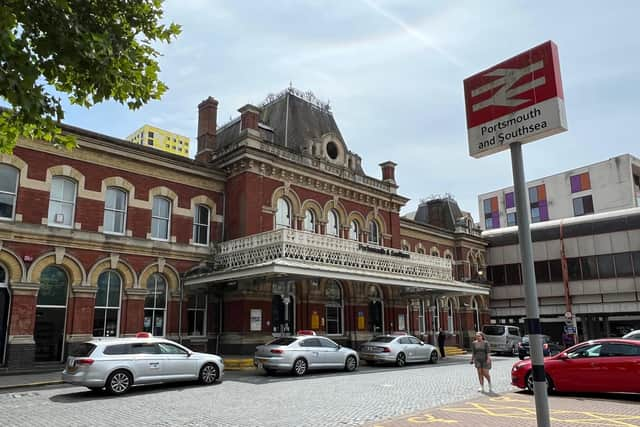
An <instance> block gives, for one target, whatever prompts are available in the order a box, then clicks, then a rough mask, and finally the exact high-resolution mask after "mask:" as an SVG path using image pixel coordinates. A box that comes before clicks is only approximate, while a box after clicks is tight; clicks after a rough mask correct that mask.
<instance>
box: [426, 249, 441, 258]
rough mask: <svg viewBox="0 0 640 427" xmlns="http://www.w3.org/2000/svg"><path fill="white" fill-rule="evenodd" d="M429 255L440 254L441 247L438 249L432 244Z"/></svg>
mask: <svg viewBox="0 0 640 427" xmlns="http://www.w3.org/2000/svg"><path fill="white" fill-rule="evenodd" d="M429 255H431V256H437V257H439V256H440V249H438V247H437V246H431V249H429Z"/></svg>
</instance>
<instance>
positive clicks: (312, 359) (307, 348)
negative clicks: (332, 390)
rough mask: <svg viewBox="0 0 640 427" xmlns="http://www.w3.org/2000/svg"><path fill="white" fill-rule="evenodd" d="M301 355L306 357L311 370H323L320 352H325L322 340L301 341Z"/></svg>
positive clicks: (308, 339) (309, 339)
mask: <svg viewBox="0 0 640 427" xmlns="http://www.w3.org/2000/svg"><path fill="white" fill-rule="evenodd" d="M299 346H300V350H301V352H300V355H301V356H302V357H304V358H305V359H306V361H307V364H308V365H309V368H311V369H314V368H322V367H323V361H322V359H321V357H320V352H322V351H323V348H322V344H321V343H320V340H319V339H318V338H316V337H312V338H305V339H303V340H301V341H300V344H299Z"/></svg>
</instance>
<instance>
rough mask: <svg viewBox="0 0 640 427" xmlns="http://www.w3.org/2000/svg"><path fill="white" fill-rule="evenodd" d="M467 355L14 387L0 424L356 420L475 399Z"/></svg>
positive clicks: (503, 381)
mask: <svg viewBox="0 0 640 427" xmlns="http://www.w3.org/2000/svg"><path fill="white" fill-rule="evenodd" d="M468 358H469V357H468V356H464V357H452V358H447V359H446V361H444V362H443V363H440V364H437V365H411V366H407V367H405V368H395V367H367V366H363V367H361V368H360V370H359V371H357V372H355V373H343V372H340V373H330V372H323V373H311V374H310V375H308V376H305V377H303V378H294V377H290V376H286V375H278V376H275V377H267V376H265V375H263V374H257V373H255V372H253V371H249V372H229V373H228V374H227V376H226V378H225V381H224V382H223V383H221V384H215V385H213V386H209V387H203V386H198V385H191V384H188V385H185V384H179V385H163V386H151V387H146V388H138V389H134V390H133V391H132V392H131V393H130V394H128V395H125V396H122V397H110V396H106V395H102V394H95V393H92V392H89V391H88V390H86V389H84V388H82V387H68V386H67V387H60V388H43V389H36V390H27V391H14V392H10V393H4V394H0V425H2V426H46V427H54V426H80V425H82V426H86V425H92V426H113V425H136V426H213V425H215V426H279V427H281V426H296V427H298V426H357V425H362V424H370V423H372V422H375V421H379V420H385V419H388V418H390V417H397V416H401V415H404V414H409V413H414V412H416V411H421V410H424V409H428V408H434V407H438V406H441V405H445V404H450V403H454V402H460V401H463V400H467V399H470V398H473V397H477V396H478V392H477V388H478V384H477V377H476V374H475V370H474V369H473V368H472V366H471V365H469V364H468ZM514 360H515V359H513V358H499V357H496V358H494V363H493V369H492V375H493V378H494V381H493V383H494V391H495V392H497V393H501V392H505V391H508V390H512V387H511V386H510V384H509V383H510V369H511V366H512V365H513V362H514Z"/></svg>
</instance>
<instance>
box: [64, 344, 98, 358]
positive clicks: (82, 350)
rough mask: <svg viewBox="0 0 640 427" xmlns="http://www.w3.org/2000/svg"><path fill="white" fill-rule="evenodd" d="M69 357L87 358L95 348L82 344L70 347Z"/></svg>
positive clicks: (92, 345)
mask: <svg viewBox="0 0 640 427" xmlns="http://www.w3.org/2000/svg"><path fill="white" fill-rule="evenodd" d="M70 347H71V348H70V349H69V356H71V357H87V356H89V355H91V353H93V350H95V348H96V346H95V345H94V344H91V343H88V342H83V343H81V344H77V345H74V346H70Z"/></svg>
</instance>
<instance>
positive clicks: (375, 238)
mask: <svg viewBox="0 0 640 427" xmlns="http://www.w3.org/2000/svg"><path fill="white" fill-rule="evenodd" d="M369 243H373V244H374V245H379V244H380V232H379V230H378V223H377V222H375V221H371V222H370V223H369Z"/></svg>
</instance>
